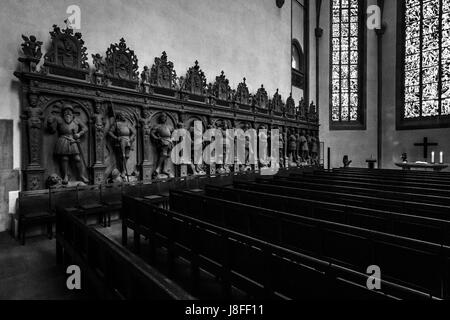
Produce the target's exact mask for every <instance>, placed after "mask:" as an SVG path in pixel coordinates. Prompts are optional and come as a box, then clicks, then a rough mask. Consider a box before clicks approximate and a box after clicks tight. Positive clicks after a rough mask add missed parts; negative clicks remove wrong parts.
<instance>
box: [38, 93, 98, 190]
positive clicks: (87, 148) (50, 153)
mask: <svg viewBox="0 0 450 320" xmlns="http://www.w3.org/2000/svg"><path fill="white" fill-rule="evenodd" d="M65 104H70V105H71V106H72V107H73V110H74V112H73V114H74V118H75V119H76V120H77V121H79V122H81V123H83V124H84V125H85V126H86V127H87V129H88V130H87V132H86V133H85V134H84V135H83V136H82V137H81V139H80V142H79V149H80V148H81V150H80V156H81V157H82V159H83V158H84V161H83V167H84V170H85V175H86V176H89V167H90V165H91V163H92V149H93V146H92V140H93V139H92V137H91V130H90V128H89V119H90V117H91V111H90V110H91V105H90V103H89V102H84V101H78V100H73V99H53V100H50V101H48V103H47V104H46V106H44V107H43V111H44V130H43V138H42V150H43V152H42V163H43V167H44V168H45V172H44V179H45V180H46V179H47V178H48V177H49V176H50V175H52V174H57V175H58V176H60V177H61V175H62V174H61V167H60V156H57V155H55V148H56V143H57V141H58V138H59V132H58V129H57V128H56V132H52V131H51V129H50V127H51V126H50V125H49V123H50V121H51V118H53V119H55V121H63V119H62V107H63V105H65ZM58 119H60V120H58ZM68 174H69V184H70V183H71V182H72V183H75V182H78V181H79V173H78V170H77V169H76V167H75V165H74V161H73V160H72V159H71V160H70V165H69V172H68Z"/></svg>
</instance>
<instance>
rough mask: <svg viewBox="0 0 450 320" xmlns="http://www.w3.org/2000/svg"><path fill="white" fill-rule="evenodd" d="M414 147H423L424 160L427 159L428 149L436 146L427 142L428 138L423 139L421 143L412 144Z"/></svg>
mask: <svg viewBox="0 0 450 320" xmlns="http://www.w3.org/2000/svg"><path fill="white" fill-rule="evenodd" d="M414 145H415V146H416V147H423V157H424V158H425V159H427V158H428V147H431V146H437V145H438V144H437V143H435V142H428V138H427V137H425V138H423V143H414Z"/></svg>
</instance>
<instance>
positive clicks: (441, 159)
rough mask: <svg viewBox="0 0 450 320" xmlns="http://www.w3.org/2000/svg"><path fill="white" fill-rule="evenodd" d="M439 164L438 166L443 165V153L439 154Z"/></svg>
mask: <svg viewBox="0 0 450 320" xmlns="http://www.w3.org/2000/svg"><path fill="white" fill-rule="evenodd" d="M439 163H440V164H443V163H444V152H442V151H441V152H440V153H439Z"/></svg>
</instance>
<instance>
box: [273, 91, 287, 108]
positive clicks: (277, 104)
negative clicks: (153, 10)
mask: <svg viewBox="0 0 450 320" xmlns="http://www.w3.org/2000/svg"><path fill="white" fill-rule="evenodd" d="M271 109H272V111H275V112H277V113H282V112H284V104H283V100H282V99H281V95H280V94H279V93H278V89H277V92H276V93H275V94H274V95H273V99H272V108H271Z"/></svg>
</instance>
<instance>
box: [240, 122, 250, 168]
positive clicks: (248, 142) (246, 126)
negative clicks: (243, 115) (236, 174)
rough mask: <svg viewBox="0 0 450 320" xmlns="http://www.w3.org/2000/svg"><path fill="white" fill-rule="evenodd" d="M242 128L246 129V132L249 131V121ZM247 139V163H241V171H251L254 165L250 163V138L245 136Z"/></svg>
mask: <svg viewBox="0 0 450 320" xmlns="http://www.w3.org/2000/svg"><path fill="white" fill-rule="evenodd" d="M242 129H243V130H244V132H247V131H248V130H250V129H251V126H250V124H249V123H245V124H244V126H243V127H242ZM244 139H245V142H244V144H245V164H243V165H241V168H240V170H241V171H251V170H252V167H251V164H250V148H251V147H252V146H251V145H250V141H249V139H247V138H246V137H244Z"/></svg>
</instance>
